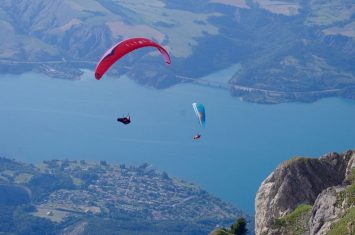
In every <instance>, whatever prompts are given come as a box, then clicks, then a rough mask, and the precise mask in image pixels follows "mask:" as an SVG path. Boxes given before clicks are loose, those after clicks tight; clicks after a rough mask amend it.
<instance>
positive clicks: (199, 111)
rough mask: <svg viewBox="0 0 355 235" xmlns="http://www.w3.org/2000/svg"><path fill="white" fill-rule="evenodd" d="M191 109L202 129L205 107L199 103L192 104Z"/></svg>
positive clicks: (204, 119)
mask: <svg viewBox="0 0 355 235" xmlns="http://www.w3.org/2000/svg"><path fill="white" fill-rule="evenodd" d="M192 107H193V108H194V111H195V114H196V117H197V118H198V121H199V123H200V125H201V126H202V127H204V126H205V121H206V113H205V107H204V106H203V104H199V103H192Z"/></svg>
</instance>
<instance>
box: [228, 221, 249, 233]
mask: <svg viewBox="0 0 355 235" xmlns="http://www.w3.org/2000/svg"><path fill="white" fill-rule="evenodd" d="M247 232H248V229H247V222H246V220H245V218H244V217H240V218H239V219H237V221H236V222H235V223H234V224H232V226H231V233H232V234H236V235H245V234H247Z"/></svg>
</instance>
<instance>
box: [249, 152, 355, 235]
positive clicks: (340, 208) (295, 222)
mask: <svg viewBox="0 0 355 235" xmlns="http://www.w3.org/2000/svg"><path fill="white" fill-rule="evenodd" d="M255 207H256V214H255V232H256V234H263V235H266V234H273V235H275V234H317V235H320V234H333V233H334V234H335V233H336V234H351V233H352V232H355V224H354V221H355V219H354V218H355V151H347V152H345V153H343V154H338V153H330V154H327V155H325V156H322V157H321V158H319V159H311V158H300V157H297V158H293V159H291V160H289V161H286V162H284V163H282V164H281V165H280V166H278V167H277V169H276V170H275V171H274V172H272V173H271V174H270V175H269V176H268V177H267V178H266V179H265V180H264V182H263V183H262V184H261V186H260V188H259V190H258V192H257V195H256V199H255Z"/></svg>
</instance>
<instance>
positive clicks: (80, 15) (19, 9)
mask: <svg viewBox="0 0 355 235" xmlns="http://www.w3.org/2000/svg"><path fill="white" fill-rule="evenodd" d="M354 14H355V6H353V4H352V2H351V1H348V0H337V1H332V2H331V3H329V2H324V1H321V0H311V1H302V0H292V1H286V0H278V1H272V0H250V1H243V0H240V1H236V2H235V1H228V0H213V1H208V0H199V1H191V0H188V1H185V2H184V3H181V2H179V1H162V0H154V1H150V2H149V3H147V2H144V1H143V0H136V1H128V0H125V1H119V2H118V1H112V0H103V1H96V0H88V1H81V0H71V1H69V0H64V1H61V2H58V1H53V0H50V1H44V0H36V1H32V2H31V3H29V2H26V1H11V0H5V1H4V4H3V5H2V6H0V25H1V26H2V27H1V28H0V35H1V36H0V38H1V39H2V41H3V42H4V43H3V44H2V45H0V69H1V72H2V73H20V72H26V71H37V72H41V73H46V74H47V75H49V76H53V77H61V78H67V79H78V78H80V76H81V74H82V72H81V71H80V68H84V69H94V66H95V63H96V61H98V59H99V58H100V56H101V55H102V54H103V52H104V51H105V50H107V48H110V47H111V46H112V45H113V44H114V43H116V42H117V41H119V40H122V39H124V38H127V37H134V36H145V37H149V38H151V39H153V40H156V41H157V42H159V43H161V44H162V45H163V46H164V47H165V48H166V49H168V51H169V52H170V54H171V57H172V65H171V66H165V65H164V64H163V63H161V58H159V57H158V56H157V54H155V53H151V51H150V50H140V51H136V52H134V54H132V55H129V56H127V57H125V58H123V59H122V60H121V61H120V62H119V65H116V66H114V67H113V68H112V69H111V70H110V71H109V74H111V75H113V76H118V75H123V74H128V75H129V76H130V77H132V78H133V79H134V80H136V81H138V82H139V83H141V84H147V85H149V86H153V87H156V88H166V87H170V86H172V85H174V84H178V83H184V82H194V80H195V79H196V80H198V79H200V78H201V77H203V76H205V75H207V74H210V73H212V72H214V71H217V70H220V69H223V68H226V67H229V66H231V65H233V64H240V65H241V69H240V70H239V71H238V72H237V73H236V74H234V76H233V77H232V78H231V79H230V81H229V83H224V82H221V83H223V85H225V86H228V89H229V90H230V92H231V94H232V95H234V96H238V97H241V98H242V99H243V100H245V101H250V102H258V103H281V102H291V101H301V102H312V101H315V100H317V99H320V98H323V97H331V96H337V97H345V98H349V99H353V98H354V97H355V76H354V66H353V64H354V63H355V59H354V58H355V56H354V55H355V23H354ZM147 68H148V71H146V70H147ZM183 77H187V78H192V79H193V80H191V79H184V78H183ZM223 80H225V79H223Z"/></svg>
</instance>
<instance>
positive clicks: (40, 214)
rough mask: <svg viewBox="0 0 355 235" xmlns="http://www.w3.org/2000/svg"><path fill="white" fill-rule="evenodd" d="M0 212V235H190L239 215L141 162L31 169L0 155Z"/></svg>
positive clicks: (76, 163) (48, 163)
mask: <svg viewBox="0 0 355 235" xmlns="http://www.w3.org/2000/svg"><path fill="white" fill-rule="evenodd" d="M0 214H1V217H0V234H2V233H4V234H191V235H192V234H207V233H208V232H209V231H211V230H212V229H213V228H214V227H215V226H216V225H217V224H229V223H231V222H232V221H234V220H235V218H237V217H238V216H241V215H243V213H242V212H241V211H239V210H237V209H236V208H234V207H233V206H231V205H230V204H227V203H224V202H222V201H221V200H220V199H218V198H215V197H213V196H211V195H210V194H209V193H207V192H206V191H204V190H202V189H200V188H199V187H197V186H196V185H193V184H191V183H188V182H185V181H182V180H179V179H176V178H171V177H169V176H168V174H167V173H164V172H163V173H161V172H158V171H156V170H155V169H152V168H151V167H150V166H149V165H148V164H142V165H140V166H138V167H134V166H129V167H128V166H125V165H120V166H119V165H111V164H107V163H106V162H105V161H101V162H100V163H98V162H88V161H68V160H63V161H58V160H53V161H45V162H43V163H41V164H39V165H37V166H34V165H29V164H25V163H21V162H17V161H13V160H10V159H6V158H0ZM244 216H246V215H244ZM247 218H248V219H249V220H250V217H247Z"/></svg>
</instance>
